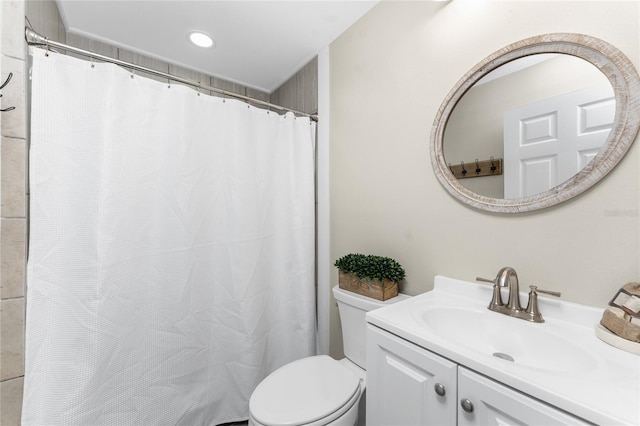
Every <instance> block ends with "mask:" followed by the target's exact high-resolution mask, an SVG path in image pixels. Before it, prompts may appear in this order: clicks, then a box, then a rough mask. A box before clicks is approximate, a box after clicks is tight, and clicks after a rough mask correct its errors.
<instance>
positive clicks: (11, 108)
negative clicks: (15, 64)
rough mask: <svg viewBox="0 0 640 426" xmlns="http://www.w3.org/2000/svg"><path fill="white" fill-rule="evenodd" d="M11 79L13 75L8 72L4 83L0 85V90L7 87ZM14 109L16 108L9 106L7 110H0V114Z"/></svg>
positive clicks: (0, 95)
mask: <svg viewBox="0 0 640 426" xmlns="http://www.w3.org/2000/svg"><path fill="white" fill-rule="evenodd" d="M12 77H13V73H12V72H10V73H9V75H8V76H7V79H6V80H5V81H4V83H2V85H0V90H2V89H4V88H5V87H6V86H7V84H9V82H10V81H11V78H12ZM1 97H2V94H0V98H1ZM14 109H16V107H14V106H10V107H8V108H3V109H0V112H7V111H11V110H14Z"/></svg>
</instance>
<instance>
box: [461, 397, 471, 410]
mask: <svg viewBox="0 0 640 426" xmlns="http://www.w3.org/2000/svg"><path fill="white" fill-rule="evenodd" d="M460 406H461V407H462V409H463V410H464V411H465V412H467V413H473V403H472V402H471V401H469V400H468V399H467V398H464V399H461V400H460Z"/></svg>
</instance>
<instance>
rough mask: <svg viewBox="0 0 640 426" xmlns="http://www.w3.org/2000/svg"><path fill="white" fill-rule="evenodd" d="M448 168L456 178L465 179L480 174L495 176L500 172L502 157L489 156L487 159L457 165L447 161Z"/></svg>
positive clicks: (480, 175)
mask: <svg viewBox="0 0 640 426" xmlns="http://www.w3.org/2000/svg"><path fill="white" fill-rule="evenodd" d="M449 170H450V171H451V173H452V174H453V176H454V177H455V178H456V179H467V178H474V177H482V176H497V175H501V174H502V158H494V157H491V158H490V159H489V160H478V159H477V158H476V159H475V161H472V162H469V163H465V162H464V161H461V162H460V164H459V165H452V164H451V163H449Z"/></svg>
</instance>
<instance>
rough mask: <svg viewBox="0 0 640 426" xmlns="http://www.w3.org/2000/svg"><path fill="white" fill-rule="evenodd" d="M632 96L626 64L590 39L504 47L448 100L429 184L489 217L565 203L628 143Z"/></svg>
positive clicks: (634, 123)
mask: <svg viewBox="0 0 640 426" xmlns="http://www.w3.org/2000/svg"><path fill="white" fill-rule="evenodd" d="M639 88H640V78H639V77H638V74H637V72H636V70H635V68H634V67H633V64H631V62H630V61H629V60H628V59H627V58H626V57H625V56H624V55H623V54H622V53H621V52H620V51H619V50H617V49H616V48H615V47H613V46H611V45H610V44H608V43H606V42H604V41H602V40H598V39H595V38H593V37H588V36H585V35H580V34H548V35H543V36H538V37H533V38H530V39H526V40H522V41H520V42H517V43H514V44H512V45H509V46H507V47H505V48H504V49H501V50H500V51H498V52H495V53H494V54H492V55H490V56H489V57H487V58H486V59H485V60H483V61H482V62H481V63H480V64H478V65H477V66H476V67H474V68H473V69H472V70H471V71H470V72H469V73H467V74H466V75H465V76H464V77H463V78H462V79H461V80H460V81H459V82H458V83H457V84H456V86H455V87H454V88H453V90H452V91H451V92H450V93H449V95H448V96H447V97H446V98H445V100H444V102H443V104H442V106H441V108H440V110H439V111H438V114H437V116H436V119H435V121H434V127H433V130H432V134H431V147H430V151H431V161H432V165H433V167H434V171H435V173H436V176H437V177H438V179H439V180H440V182H441V183H442V184H443V186H444V187H445V188H446V189H447V190H448V191H449V192H450V193H451V194H452V195H453V196H455V197H456V198H457V199H459V200H461V201H463V202H465V203H467V204H469V205H472V206H473V207H476V208H479V209H483V210H488V211H494V212H503V213H516V212H525V211H531V210H536V209H541V208H545V207H550V206H552V205H555V204H558V203H560V202H563V201H566V200H568V199H570V198H572V197H575V196H576V195H578V194H580V193H582V192H584V191H585V190H587V189H588V188H590V187H591V186H593V185H595V184H596V183H597V182H598V181H599V180H600V179H602V178H603V177H604V176H605V175H606V174H607V173H609V172H610V171H611V170H612V169H613V167H615V165H616V164H617V163H618V162H619V161H620V160H621V159H622V157H623V156H624V154H625V153H626V152H627V150H628V149H629V147H630V146H631V144H632V143H633V141H634V139H635V137H636V135H637V133H638V128H639V123H640V109H639V107H640V99H639V95H638V89H639Z"/></svg>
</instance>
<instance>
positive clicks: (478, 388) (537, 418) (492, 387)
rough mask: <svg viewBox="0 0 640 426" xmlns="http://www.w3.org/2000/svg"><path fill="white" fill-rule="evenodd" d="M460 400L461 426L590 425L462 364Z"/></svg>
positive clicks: (459, 372) (459, 369) (459, 376)
mask: <svg viewBox="0 0 640 426" xmlns="http://www.w3.org/2000/svg"><path fill="white" fill-rule="evenodd" d="M458 400H459V401H458V425H465V426H471V425H473V426H479V425H482V426H490V425H496V426H498V425H499V426H506V425H532V426H533V425H544V426H553V425H589V424H590V423H587V422H585V421H583V420H581V419H579V418H578V417H574V416H572V415H570V414H567V413H565V412H564V411H560V410H558V409H557V408H554V407H552V406H550V405H547V404H545V403H543V402H540V401H538V400H536V399H534V398H531V397H530V396H527V395H525V394H523V393H520V392H518V391H516V390H513V389H511V388H509V387H507V386H504V385H501V384H499V383H497V382H494V381H493V380H491V379H488V378H486V377H484V376H481V375H480V374H477V373H475V372H473V371H471V370H468V369H466V368H464V367H458ZM465 400H466V401H465ZM463 401H464V404H463ZM469 404H472V406H471V405H469ZM463 405H464V406H465V407H466V409H465V408H463Z"/></svg>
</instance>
